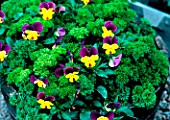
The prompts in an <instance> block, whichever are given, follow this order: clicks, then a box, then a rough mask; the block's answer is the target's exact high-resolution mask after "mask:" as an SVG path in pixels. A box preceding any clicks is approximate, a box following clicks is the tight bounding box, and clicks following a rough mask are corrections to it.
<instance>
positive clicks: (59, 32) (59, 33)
mask: <svg viewBox="0 0 170 120" xmlns="http://www.w3.org/2000/svg"><path fill="white" fill-rule="evenodd" d="M65 34H66V31H65V29H64V28H63V27H62V28H58V29H57V31H56V32H55V35H56V36H57V40H56V42H57V43H58V42H61V40H62V37H63V36H64V35H65Z"/></svg>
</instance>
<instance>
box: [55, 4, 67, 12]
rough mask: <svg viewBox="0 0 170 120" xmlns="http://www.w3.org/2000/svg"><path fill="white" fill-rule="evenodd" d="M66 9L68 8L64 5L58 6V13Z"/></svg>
mask: <svg viewBox="0 0 170 120" xmlns="http://www.w3.org/2000/svg"><path fill="white" fill-rule="evenodd" d="M65 11H66V8H65V7H64V6H58V7H57V8H56V13H60V12H65Z"/></svg>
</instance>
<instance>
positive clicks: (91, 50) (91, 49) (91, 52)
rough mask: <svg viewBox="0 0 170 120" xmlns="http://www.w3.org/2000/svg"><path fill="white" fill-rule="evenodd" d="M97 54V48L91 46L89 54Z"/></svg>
mask: <svg viewBox="0 0 170 120" xmlns="http://www.w3.org/2000/svg"><path fill="white" fill-rule="evenodd" d="M97 54H98V50H97V49H96V48H95V47H91V48H90V56H91V55H97Z"/></svg>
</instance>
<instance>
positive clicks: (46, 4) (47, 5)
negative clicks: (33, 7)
mask: <svg viewBox="0 0 170 120" xmlns="http://www.w3.org/2000/svg"><path fill="white" fill-rule="evenodd" d="M39 8H40V11H41V9H42V8H46V9H47V10H48V9H50V8H52V9H55V4H54V3H53V2H42V3H40V6H39Z"/></svg>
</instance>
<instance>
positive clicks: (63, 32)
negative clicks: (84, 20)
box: [57, 27, 66, 36]
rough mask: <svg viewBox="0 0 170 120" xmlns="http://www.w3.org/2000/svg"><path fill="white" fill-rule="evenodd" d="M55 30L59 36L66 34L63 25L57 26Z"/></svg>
mask: <svg viewBox="0 0 170 120" xmlns="http://www.w3.org/2000/svg"><path fill="white" fill-rule="evenodd" d="M57 31H58V33H59V36H64V35H65V34H66V31H65V29H64V28H63V27H62V28H59V29H58V30H57Z"/></svg>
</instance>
